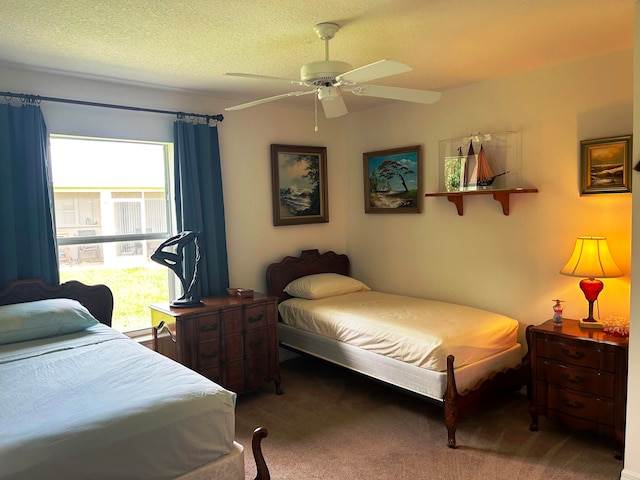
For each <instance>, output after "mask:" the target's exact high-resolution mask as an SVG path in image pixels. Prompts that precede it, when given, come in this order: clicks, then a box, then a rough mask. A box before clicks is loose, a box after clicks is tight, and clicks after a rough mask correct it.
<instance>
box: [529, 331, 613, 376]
mask: <svg viewBox="0 0 640 480" xmlns="http://www.w3.org/2000/svg"><path fill="white" fill-rule="evenodd" d="M536 349H537V355H538V356H539V357H544V358H547V359H550V360H557V361H559V362H565V363H569V364H571V365H577V366H579V367H587V368H599V369H601V370H604V371H607V372H615V366H616V355H615V353H614V352H611V351H608V350H606V349H603V348H598V347H597V346H591V345H589V343H588V342H571V341H559V340H558V339H553V340H550V339H549V338H548V337H546V336H541V337H539V338H537V339H536Z"/></svg>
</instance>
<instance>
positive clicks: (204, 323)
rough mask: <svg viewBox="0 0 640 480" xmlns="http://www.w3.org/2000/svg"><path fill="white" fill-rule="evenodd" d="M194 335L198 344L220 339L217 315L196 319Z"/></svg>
mask: <svg viewBox="0 0 640 480" xmlns="http://www.w3.org/2000/svg"><path fill="white" fill-rule="evenodd" d="M196 335H197V337H198V341H199V342H205V341H207V340H212V339H217V338H219V337H220V317H219V316H218V314H217V313H216V314H209V315H205V316H202V317H198V318H197V319H196Z"/></svg>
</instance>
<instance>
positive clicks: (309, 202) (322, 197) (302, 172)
mask: <svg viewBox="0 0 640 480" xmlns="http://www.w3.org/2000/svg"><path fill="white" fill-rule="evenodd" d="M271 183H272V186H273V224H274V225H275V226H280V225H299V224H305V223H326V222H328V221H329V202H328V198H327V149H326V147H304V146H296V145H278V144H272V145H271Z"/></svg>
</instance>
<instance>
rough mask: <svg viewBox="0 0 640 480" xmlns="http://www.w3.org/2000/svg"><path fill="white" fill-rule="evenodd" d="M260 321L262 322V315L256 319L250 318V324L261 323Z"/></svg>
mask: <svg viewBox="0 0 640 480" xmlns="http://www.w3.org/2000/svg"><path fill="white" fill-rule="evenodd" d="M260 320H262V314H261V313H260V314H258V315H256V316H255V317H249V320H248V321H249V323H256V322H259V321H260Z"/></svg>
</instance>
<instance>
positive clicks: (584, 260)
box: [560, 237, 622, 278]
mask: <svg viewBox="0 0 640 480" xmlns="http://www.w3.org/2000/svg"><path fill="white" fill-rule="evenodd" d="M560 273H562V274H564V275H571V276H573V277H588V278H610V277H619V276H621V275H622V271H621V270H620V269H619V268H618V266H617V265H616V262H614V261H613V258H612V257H611V253H610V252H609V245H607V238H606V237H578V238H577V240H576V244H575V246H574V247H573V253H572V254H571V258H569V261H568V262H567V264H566V265H565V266H564V267H562V270H560Z"/></svg>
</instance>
